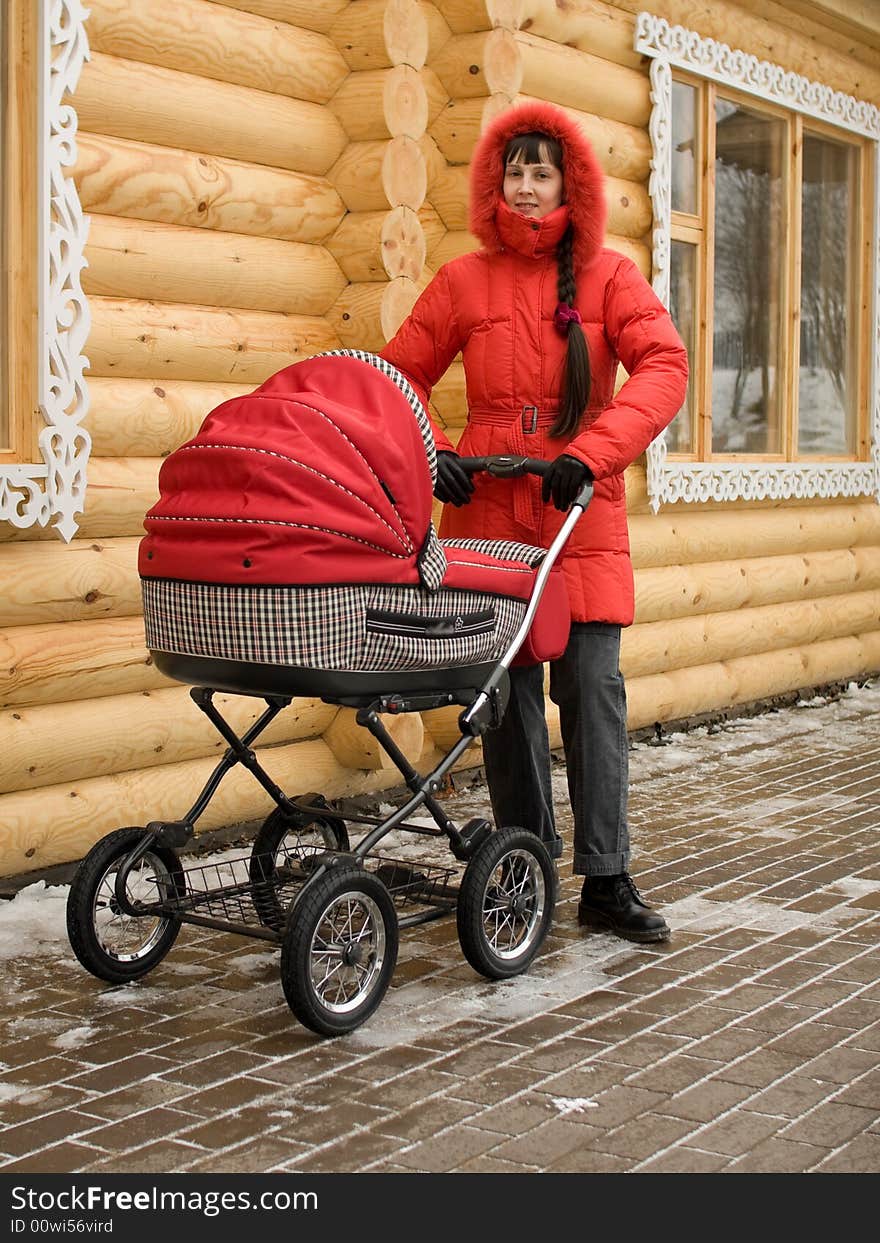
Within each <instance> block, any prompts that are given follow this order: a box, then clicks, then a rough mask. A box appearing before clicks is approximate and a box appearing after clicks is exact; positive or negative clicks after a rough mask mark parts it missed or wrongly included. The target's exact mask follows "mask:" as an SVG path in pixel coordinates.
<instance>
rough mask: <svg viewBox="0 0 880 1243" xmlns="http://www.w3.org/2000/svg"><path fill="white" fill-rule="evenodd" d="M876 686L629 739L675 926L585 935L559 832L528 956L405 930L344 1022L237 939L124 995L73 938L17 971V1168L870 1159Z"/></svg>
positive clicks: (877, 1111)
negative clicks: (539, 930) (300, 1009)
mask: <svg viewBox="0 0 880 1243" xmlns="http://www.w3.org/2000/svg"><path fill="white" fill-rule="evenodd" d="M878 706H880V683H875V684H874V687H873V688H872V689H870V690H867V691H862V692H860V693H859V694H858V695H856V696H854V697H844V698H843V699H841V700H839V701H837V702H832V703H829V704H827V705H825V706H817V707H802V708H799V709H798V710H796V711H792V712H787V713H781V714H778V716H776V717H774V716H768V717H766V718H765V717H761V718H755V719H753V720H751V721H745V722H735V723H729V724H727V725H725V726H723V727H722V728H720V729H718V730H717V732H715V733H706V732H704V731H703V732H701V733H700V735H699V736H694V735H689V736H688V738H687V739H686V741H685V744H683V745H681V746H679V745H673V746H669V747H667V748H664V747H657V748H644V747H643V748H641V749H639V750H637V751H636V752H635V753H634V756H633V759H634V768H633V790H632V824H633V837H634V843H635V848H636V849H635V860H634V865H633V870H634V872H635V873H636V874H637V876H638V879H639V881H640V884H641V885H642V887H643V888H644V889H645V891H646V892H647V893H648V894H649V896H650V897H651V899H652V900H653V901H655V902H656V903H657V904H658V905H661V906H662V907H663V909H664V910H665V912H666V913H667V915H668V918H669V920H670V923H671V924H672V925H673V928H674V932H673V936H672V939H671V940H670V941H669V942H668V943H667V944H664V945H660V946H648V947H638V946H633V945H628V944H627V943H625V942H621V941H617V940H615V939H614V938H611V937H609V936H606V935H604V934H597V933H595V932H588V931H586V930H581V929H579V928H578V926H577V923H576V918H575V913H576V900H577V892H578V884H577V882H576V881H575V880H574V879H573V878H572V877H570V876H569V875H568V866H567V860H568V855H567V854H566V857H565V858H564V859H563V864H562V876H563V880H562V886H561V898H560V902H559V905H558V907H557V913H556V920H555V923H554V926H553V929H552V932H551V935H550V937H549V938H548V941H547V942H546V944H545V948H544V950H543V952H542V954H541V956H540V957H539V958H538V959H537V960H536V962H535V963H534V964H533V966H532V968H531V970H530V971H529V973H528V974H527V975H525V976H522V977H519V978H518V979H515V980H512V981H508V982H505V983H490V982H488V981H484V980H482V979H481V978H480V977H478V976H476V975H475V973H474V972H473V971H472V970H471V969H470V967H469V966H468V965H467V964H466V963H465V962H464V959H463V958H462V955H461V952H460V949H459V946H458V942H457V937H456V930H455V921H454V920H452V919H444V920H441V921H438V922H436V923H433V924H428V925H423V926H421V927H418V928H413V929H409V930H406V931H405V932H404V933H403V935H402V938H401V951H400V958H399V963H398V967H397V971H396V974H395V977H394V981H393V984H392V987H391V989H390V990H389V992H388V994H387V995H386V997H385V999H384V1001H383V1003H382V1005H381V1007H380V1008H379V1010H378V1011H377V1013H376V1014H375V1015H374V1016H373V1018H372V1019H371V1021H370V1022H369V1023H368V1024H367V1025H365V1026H364V1027H362V1028H360V1029H359V1030H358V1031H357V1032H355V1033H353V1034H351V1035H350V1036H347V1037H344V1038H342V1039H339V1040H336V1041H332V1042H328V1041H321V1040H319V1039H318V1038H317V1037H315V1036H313V1035H311V1034H310V1033H309V1032H307V1031H306V1030H305V1029H303V1028H302V1027H300V1026H299V1025H298V1024H297V1023H296V1021H295V1020H294V1018H293V1016H292V1015H291V1014H290V1011H289V1010H288V1009H287V1007H286V1005H285V1003H284V1000H283V996H282V993H281V987H280V982H279V978H278V957H277V953H276V952H274V951H272V949H271V947H267V945H266V943H265V942H260V941H253V940H251V939H247V938H244V937H236V936H232V935H226V934H219V933H212V932H205V931H203V930H198V929H192V928H184V929H183V931H182V933H181V936H180V938H179V940H178V942H177V944H176V945H175V947H174V948H173V949H172V951H171V953H170V955H169V957H168V958H167V959H166V960H165V962H164V963H163V964H162V965H161V966H160V967H158V968H157V969H156V970H155V971H154V972H153V973H152V974H151V975H150V976H148V977H146V979H144V980H142V981H141V982H139V983H138V984H136V985H133V986H126V987H124V988H117V989H110V988H108V987H106V986H104V985H102V984H101V983H100V982H99V981H97V980H94V979H92V978H91V977H90V976H88V975H87V974H86V973H84V972H83V971H82V970H81V969H80V967H79V966H78V964H77V963H76V962H75V960H74V959H73V957H72V955H71V954H69V953H66V952H64V953H62V955H61V957H60V958H59V959H56V960H53V959H51V958H45V957H27V956H22V958H20V959H18V960H16V961H13V962H6V963H0V979H2V999H3V1000H2V1011H0V1029H2V1037H3V1040H2V1049H3V1053H2V1063H3V1066H2V1070H0V1125H2V1130H0V1168H2V1170H3V1172H5V1173H11V1172H21V1171H29V1172H34V1173H36V1172H49V1171H55V1172H58V1171H61V1172H85V1171H88V1172H96V1171H117V1172H118V1171H128V1172H144V1173H147V1172H157V1171H169V1172H190V1171H191V1172H195V1171H203V1172H212V1173H216V1172H226V1171H229V1172H263V1171H303V1172H305V1171H315V1172H319V1171H321V1172H327V1171H329V1172H341V1171H345V1172H350V1171H371V1172H372V1171H402V1172H403V1171H405V1172H425V1171H461V1172H465V1171H495V1172H507V1173H524V1172H540V1171H571V1172H575V1171H578V1172H589V1171H676V1172H701V1171H731V1172H737V1171H765V1172H771V1171H772V1172H786V1171H792V1172H793V1171H799V1172H800V1171H823V1172H826V1171H834V1172H838V1171H840V1172H847V1171H849V1172H866V1171H876V1170H878V1169H880V838H878V833H877V829H878V819H880V712H878V711H877V708H878ZM554 780H555V782H556V783H557V785H558V788H559V790H560V792H561V789H562V781H563V777H562V773H561V771H560V772H558V773H557V774H556V775H555V778H554ZM482 798H484V792H483V791H481V790H479V789H474V790H471V791H468V792H464V793H461V794H459V795H456V796H455V798H453V800H452V805H453V807H456V806H458V805H460V806H461V807H462V808H465V809H466V811H465V813H464V814H468V813H469V812H470V811H471V810H472V809H476V807H477V806H478V804H479V800H480V799H482ZM562 828H563V831H564V832H566V837H568V833H567V825H566V824H565V823H564V822H563V824H562Z"/></svg>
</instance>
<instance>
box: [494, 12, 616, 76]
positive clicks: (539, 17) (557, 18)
mask: <svg viewBox="0 0 880 1243" xmlns="http://www.w3.org/2000/svg"><path fill="white" fill-rule="evenodd" d="M486 11H487V13H488V15H489V18H490V20H491V21H492V24H493V25H495V26H503V27H505V28H506V29H507V30H527V31H528V32H529V34H532V35H538V36H539V37H540V38H542V39H549V40H551V41H552V42H554V43H561V44H565V45H567V46H568V47H575V48H579V49H580V50H581V51H584V52H591V53H592V54H593V55H594V56H601V57H602V59H603V60H610V61H613V62H614V63H615V64H617V65H627V66H629V67H630V68H631V69H638V68H640V67H641V57H640V56H639V55H638V53H636V52H634V51H633V41H634V36H635V25H636V24H635V22H634V21H633V19H632V17H631V15H630V14H628V13H621V12H620V9H619V7H617V6H615V5H612V4H603V3H601V0H574V3H567V4H565V5H560V4H559V3H557V0H486Z"/></svg>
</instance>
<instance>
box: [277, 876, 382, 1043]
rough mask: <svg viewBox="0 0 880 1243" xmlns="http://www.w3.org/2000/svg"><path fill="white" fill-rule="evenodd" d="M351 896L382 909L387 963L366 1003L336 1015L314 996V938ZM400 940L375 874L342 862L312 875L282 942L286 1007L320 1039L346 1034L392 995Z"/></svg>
mask: <svg viewBox="0 0 880 1243" xmlns="http://www.w3.org/2000/svg"><path fill="white" fill-rule="evenodd" d="M348 892H354V893H359V894H365V895H366V896H368V897H370V898H372V899H373V901H374V902H375V904H376V906H377V907H378V908H379V913H380V915H381V917H382V920H383V923H384V930H385V959H384V962H383V963H382V967H381V969H380V971H379V974H378V975H377V977H376V980H375V982H374V984H373V986H372V987H371V989H370V992H369V993H368V994H367V996H366V997H365V998H364V1000H363V1002H361V1004H360V1005H359V1006H357V1007H356V1008H355V1009H354V1010H351V1011H349V1012H348V1013H346V1014H336V1013H334V1012H333V1011H332V1010H329V1009H328V1008H327V1007H326V1006H325V1005H324V1004H323V1003H322V1001H321V999H320V998H319V997H318V995H317V993H316V992H315V988H314V985H313V983H312V977H311V971H310V962H309V959H310V954H311V947H312V940H313V938H314V935H315V933H316V931H317V929H318V927H319V926H320V924H321V921H322V919H323V918H324V915H325V912H326V911H327V909H328V907H329V906H330V905H331V904H332V903H333V902H334V901H336V899H337V898H339V897H341V896H342V895H343V894H345V893H348ZM398 941H399V935H398V926H397V912H396V911H395V909H394V902H393V901H392V899H391V895H390V894H389V893H388V890H387V889H386V888H385V886H384V885H383V884H382V882H381V881H380V880H379V879H378V878H377V877H376V876H374V875H373V874H372V873H371V872H365V871H364V870H363V869H362V868H358V867H353V866H352V865H350V864H343V865H341V866H338V867H332V868H328V869H327V871H325V872H322V873H319V874H318V875H316V876H314V877H313V878H312V879H311V880H310V881H309V882H308V884H307V885H306V887H305V888H304V889H303V890H302V892H301V893H300V895H299V897H298V899H297V901H296V903H295V904H294V906H293V908H292V910H291V914H290V918H289V919H288V923H287V927H286V929H285V932H284V937H283V939H282V942H281V985H282V988H283V989H284V996H285V997H286V999H287V1004H288V1005H289V1006H290V1008H291V1010H292V1011H293V1013H294V1014H295V1015H296V1017H297V1018H298V1019H299V1021H300V1023H302V1024H303V1026H304V1027H308V1028H309V1029H310V1031H313V1032H317V1033H318V1035H320V1036H343V1035H345V1033H346V1032H351V1031H354V1029H355V1028H356V1027H360V1025H361V1024H362V1023H364V1022H366V1020H367V1019H368V1018H369V1017H370V1015H371V1014H372V1013H373V1012H374V1011H375V1010H376V1008H377V1007H378V1005H379V1003H380V1002H381V1000H382V998H383V997H384V996H385V993H386V992H387V991H388V985H389V984H390V983H391V977H392V975H393V974H394V968H395V965H396V963H397V947H398Z"/></svg>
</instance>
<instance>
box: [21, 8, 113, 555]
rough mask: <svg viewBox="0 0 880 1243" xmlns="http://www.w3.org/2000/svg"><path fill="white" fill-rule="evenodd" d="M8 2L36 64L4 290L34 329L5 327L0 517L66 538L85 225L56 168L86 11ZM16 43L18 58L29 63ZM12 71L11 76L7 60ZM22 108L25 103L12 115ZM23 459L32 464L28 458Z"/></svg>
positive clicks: (78, 441)
mask: <svg viewBox="0 0 880 1243" xmlns="http://www.w3.org/2000/svg"><path fill="white" fill-rule="evenodd" d="M7 8H8V11H9V15H10V16H11V17H12V18H13V19H14V18H15V17H16V16H17V17H18V19H19V21H18V22H17V23H16V24H15V26H14V29H15V30H16V38H15V39H13V40H12V41H11V45H12V48H13V50H14V49H15V48H16V47H19V48H20V46H21V45H20V39H19V36H18V32H19V30H21V31H22V32H24V31H25V30H28V31H29V32H30V37H31V39H33V40H35V47H34V52H35V58H36V71H35V73H33V74H31V75H29V76H30V81H29V82H28V84H27V87H25V82H24V79H23V75H22V74H21V73H20V72H19V73H18V80H17V83H16V89H17V91H18V93H19V96H21V94H22V91H25V93H27V91H30V92H34V91H35V98H33V97H32V104H31V106H32V107H33V109H34V116H35V123H36V136H37V159H36V172H35V174H34V172H33V171H32V170H33V165H31V170H30V171H29V169H28V165H27V161H28V158H29V154H28V151H27V150H26V148H27V145H28V144H27V142H26V141H22V140H18V141H16V143H15V145H14V147H13V149H12V151H10V152H9V156H10V160H9V173H10V176H9V177H8V178H7V177H4V179H3V180H4V182H5V183H6V184H7V185H12V186H16V187H18V189H19V191H21V189H22V188H26V187H27V186H28V183H29V182H31V183H33V182H34V181H35V185H33V186H32V192H30V194H29V196H28V194H27V193H26V194H25V198H24V201H21V200H20V199H18V200H16V201H15V202H12V203H10V200H9V198H7V201H6V204H5V206H6V208H7V210H8V212H9V215H8V219H7V220H6V222H5V224H6V228H7V238H8V239H9V241H10V244H11V246H13V247H17V248H18V249H17V251H16V252H14V253H13V255H12V256H11V258H10V272H11V276H10V285H11V286H12V288H13V289H14V291H15V295H16V297H17V298H18V299H19V302H18V305H19V306H21V305H24V306H25V307H29V308H31V310H30V311H28V312H27V313H26V315H25V317H23V318H26V319H27V320H28V321H29V323H30V321H32V320H33V319H34V318H35V319H36V331H35V332H34V331H33V329H32V327H31V328H29V329H28V331H27V332H25V333H24V334H23V335H21V336H20V337H17V336H16V334H15V333H11V334H10V336H11V338H12V349H11V351H10V377H9V388H8V389H7V391H8V392H9V423H10V437H9V439H10V445H9V446H8V448H7V447H6V446H4V448H5V449H6V451H5V452H3V453H2V455H0V521H6V522H10V523H11V524H12V525H13V526H15V527H19V528H25V527H30V526H33V525H35V524H39V525H40V526H45V525H46V524H47V523H48V521H49V519H50V518H51V519H54V529H55V530H56V531H57V532H58V534H59V535H60V536H61V538H62V539H64V540H70V539H72V537H73V535H74V534H75V532H76V530H77V521H76V515H77V514H78V513H81V512H82V510H83V509H84V506H85V489H86V464H87V461H88V456H89V450H90V448H91V439H90V437H89V434H88V432H87V431H86V429H85V428H84V427H82V426H81V422H82V420H83V418H84V417H85V415H86V413H87V410H88V390H87V387H86V384H85V380H84V378H83V371H84V369H85V368H86V367H87V366H88V360H87V358H86V357H85V356H84V354H83V352H82V351H83V348H84V347H85V343H86V340H87V338H88V334H89V328H90V317H89V308H88V303H87V301H86V298H85V296H84V294H83V291H82V287H81V284H80V276H81V273H82V270H83V268H84V267H85V264H86V261H85V257H84V250H85V242H86V235H87V232H88V222H87V218H86V217H84V216H83V212H82V208H81V206H80V201H79V195H78V194H77V191H76V186H75V184H74V181H73V178H72V177H71V176H69V175H68V173H67V171H66V170H68V169H70V168H71V167H72V166H73V165H74V164H75V162H76V154H77V152H76V126H77V117H76V112H75V111H74V109H73V108H72V107H71V106H70V103H69V102H68V101H67V99H66V97H67V96H68V95H70V94H72V93H73V92H74V90H75V89H76V85H77V82H78V81H79V76H80V73H81V71H82V66H83V64H84V62H85V61H86V60H87V59H88V56H89V49H88V41H87V38H86V18H87V16H88V10H87V9H86V8H85V7H84V6H83V4H82V3H81V0H12V2H11V3H9V4H8V5H7ZM21 50H22V55H21V60H22V61H25V60H28V59H32V58H29V57H28V56H27V55H26V54H25V49H21ZM11 70H12V75H13V76H14V75H15V73H16V66H15V65H13V66H11ZM27 110H28V105H27V104H25V106H24V107H23V109H22V115H23V116H26V115H27ZM7 133H9V130H8V129H7ZM10 197H11V196H10ZM28 217H30V221H29V219H28ZM33 217H35V218H36V220H35V225H34V223H33ZM34 308H35V315H34V314H33V310H34ZM13 353H14V357H13V356H12V355H13ZM37 412H39V415H40V416H41V417H42V422H43V423H44V426H42V427H41V428H40V426H39V425H40V421H41V420H40V419H39V418H37V417H36V415H37ZM32 457H39V458H42V461H39V460H37V461H28V459H29V458H32Z"/></svg>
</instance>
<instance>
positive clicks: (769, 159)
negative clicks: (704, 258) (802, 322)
mask: <svg viewBox="0 0 880 1243" xmlns="http://www.w3.org/2000/svg"><path fill="white" fill-rule="evenodd" d="M715 127H716V128H715V132H716V147H715V149H716V159H715V293H714V310H715V318H714V336H713V341H712V347H713V358H712V451H713V452H714V453H780V452H781V451H782V431H781V418H780V412H781V401H782V387H783V376H782V369H781V366H780V340H779V320H780V298H781V293H782V288H783V283H782V282H783V264H784V246H783V241H782V222H783V207H784V192H785V185H784V181H783V177H782V161H783V150H784V141H785V123H784V122H783V121H781V120H777V119H775V118H773V117H768V116H762V115H761V114H760V113H758V112H753V111H752V110H751V109H749V108H743V107H741V106H740V105H739V104H735V103H732V102H731V101H730V100H726V99H721V98H719V99H718V100H717V102H716V108H715Z"/></svg>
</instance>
